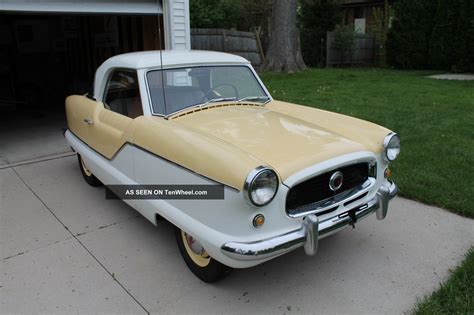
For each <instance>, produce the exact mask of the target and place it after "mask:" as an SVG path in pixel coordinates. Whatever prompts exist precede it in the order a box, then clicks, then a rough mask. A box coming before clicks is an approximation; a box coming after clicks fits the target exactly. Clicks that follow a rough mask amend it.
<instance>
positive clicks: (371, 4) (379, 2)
mask: <svg viewBox="0 0 474 315" xmlns="http://www.w3.org/2000/svg"><path fill="white" fill-rule="evenodd" d="M394 2H396V0H389V1H388V4H389V5H392V4H393V3H394ZM384 8H385V0H366V1H362V0H342V10H343V18H344V24H346V25H347V24H353V25H354V30H355V31H356V32H357V33H360V34H366V33H367V32H368V30H369V28H370V26H371V25H372V24H373V23H375V16H374V10H375V9H381V10H384Z"/></svg>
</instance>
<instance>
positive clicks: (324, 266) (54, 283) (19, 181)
mask: <svg viewBox="0 0 474 315" xmlns="http://www.w3.org/2000/svg"><path fill="white" fill-rule="evenodd" d="M0 194H1V199H0V219H1V223H0V260H1V265H0V312H1V313H5V312H7V313H8V312H28V313H29V312H48V313H50V312H55V313H65V312H80V313H91V312H107V313H145V312H160V313H193V314H196V313H206V314H207V313H287V314H288V313H293V312H295V313H321V314H334V313H363V314H368V313H402V312H405V311H409V310H410V309H411V308H412V307H413V305H414V303H415V302H416V299H417V297H421V296H423V295H425V294H427V293H429V292H431V291H433V290H434V289H435V288H437V286H438V285H439V282H440V281H443V280H444V279H446V278H447V276H448V269H449V268H451V267H454V266H455V265H456V264H458V263H459V262H460V261H461V260H462V259H463V255H464V254H465V253H466V251H467V250H468V248H469V247H470V246H472V245H473V240H474V224H473V221H472V220H469V219H465V218H461V217H459V216H457V215H455V214H452V213H449V212H447V211H443V210H440V209H437V208H434V207H428V206H424V205H421V204H419V203H416V202H413V201H409V200H405V199H401V198H396V199H395V200H394V201H393V203H392V204H391V209H390V212H389V215H388V217H387V219H386V220H384V221H377V220H376V219H375V216H372V217H370V218H369V219H367V220H365V221H363V222H361V223H360V224H358V225H356V229H346V230H344V231H342V232H341V233H338V234H336V235H334V236H331V237H329V238H326V239H324V240H323V241H321V243H320V250H319V252H318V254H317V256H316V257H307V256H305V254H304V252H303V250H297V251H295V252H293V253H290V254H289V255H286V256H283V257H280V258H278V259H276V260H273V261H270V262H268V263H265V264H263V265H260V266H257V267H255V268H252V269H246V270H235V271H234V272H233V273H232V274H231V275H230V276H229V277H228V278H227V279H225V280H224V281H222V282H220V283H218V284H212V285H210V284H206V283H203V282H201V281H200V280H198V279H197V278H196V277H195V276H193V275H192V274H191V272H189V271H188V269H187V267H186V265H185V264H184V262H183V260H182V259H181V257H180V255H179V252H178V249H177V247H176V244H175V240H174V236H173V233H172V227H171V226H170V224H168V223H166V222H161V223H160V224H159V225H158V226H157V227H155V226H153V225H152V224H151V223H149V222H148V221H146V220H145V219H143V218H142V217H141V216H139V215H137V213H136V212H135V211H134V210H133V209H131V208H129V207H128V206H126V205H125V204H124V203H122V202H120V201H116V200H105V192H104V188H103V187H100V188H93V187H90V186H88V185H87V184H86V183H85V182H84V180H83V179H82V177H81V174H80V171H79V168H78V166H77V160H76V157H75V156H70V157H62V158H57V159H52V160H47V161H43V162H36V163H31V164H25V165H21V166H16V167H13V168H12V167H10V168H4V169H1V170H0Z"/></svg>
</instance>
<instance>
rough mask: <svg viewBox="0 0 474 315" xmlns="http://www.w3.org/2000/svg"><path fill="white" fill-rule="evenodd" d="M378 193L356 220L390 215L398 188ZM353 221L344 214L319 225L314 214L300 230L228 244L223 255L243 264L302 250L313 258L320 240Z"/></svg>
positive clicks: (357, 210) (385, 189) (357, 208)
mask: <svg viewBox="0 0 474 315" xmlns="http://www.w3.org/2000/svg"><path fill="white" fill-rule="evenodd" d="M379 192H380V193H377V195H376V196H375V197H374V198H372V199H371V200H369V202H367V203H366V204H365V205H363V206H359V207H356V208H355V209H354V210H355V213H354V216H355V218H356V219H357V220H361V219H363V218H365V217H366V216H368V215H369V214H371V213H373V212H376V211H377V217H379V213H380V214H385V215H386V214H387V209H388V201H389V200H390V199H392V198H393V197H395V195H396V194H397V186H396V185H395V184H394V183H390V186H385V185H384V186H382V187H380V189H379ZM354 216H352V217H354ZM352 217H351V216H350V215H348V214H346V215H344V214H342V215H336V216H334V217H332V218H329V219H326V220H324V221H321V222H319V219H318V217H317V216H316V215H314V214H311V215H308V216H307V217H306V218H305V219H304V220H303V223H302V225H301V228H299V229H298V230H295V231H291V232H288V233H285V234H282V235H278V236H275V237H272V238H268V239H264V240H261V241H254V242H228V243H225V244H223V245H222V246H221V251H222V253H223V254H225V255H226V256H228V257H230V258H232V259H236V260H244V261H249V260H261V259H268V258H272V257H275V256H279V255H282V254H284V253H286V252H289V251H291V250H294V249H296V248H298V247H302V246H304V249H305V252H306V254H308V255H314V254H315V253H316V252H317V248H318V240H319V238H321V237H323V236H324V235H326V234H329V233H332V232H335V231H337V230H340V229H343V228H345V227H347V226H348V225H349V224H350V223H351V222H352V220H353V218H352Z"/></svg>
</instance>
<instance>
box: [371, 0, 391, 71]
mask: <svg viewBox="0 0 474 315" xmlns="http://www.w3.org/2000/svg"><path fill="white" fill-rule="evenodd" d="M373 16H374V22H373V23H372V24H369V33H370V34H372V35H373V36H374V37H375V43H376V46H377V47H376V49H377V55H378V58H377V59H378V64H379V65H380V66H383V67H385V66H386V65H387V60H386V58H387V48H386V46H387V36H388V31H389V30H390V18H391V17H392V7H391V5H389V3H388V0H385V1H384V6H383V8H380V7H377V8H373Z"/></svg>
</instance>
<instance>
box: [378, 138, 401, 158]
mask: <svg viewBox="0 0 474 315" xmlns="http://www.w3.org/2000/svg"><path fill="white" fill-rule="evenodd" d="M393 139H398V150H399V152H398V154H397V156H395V158H394V159H390V158H389V155H388V150H389V149H390V144H391V142H392V140H393ZM400 149H401V145H400V136H399V135H398V134H397V133H395V132H391V133H389V134H388V135H387V136H385V139H384V141H383V154H382V156H383V159H384V161H385V162H388V163H390V162H393V161H395V160H396V159H397V158H398V156H399V155H400Z"/></svg>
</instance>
